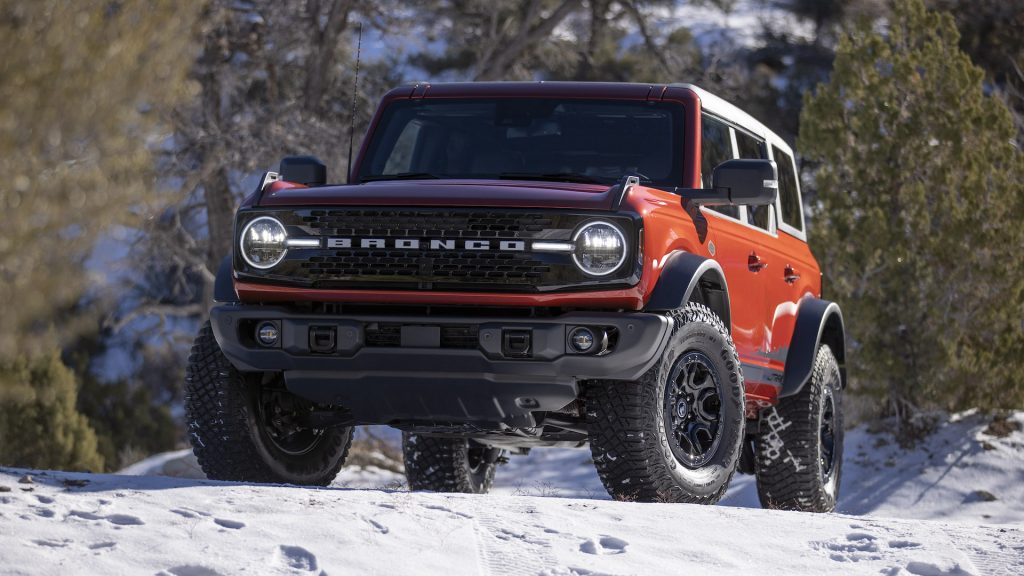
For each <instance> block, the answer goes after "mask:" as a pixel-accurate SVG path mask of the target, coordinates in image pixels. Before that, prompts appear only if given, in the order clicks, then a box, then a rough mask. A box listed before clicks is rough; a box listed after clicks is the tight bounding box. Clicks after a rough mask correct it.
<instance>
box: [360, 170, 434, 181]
mask: <svg viewBox="0 0 1024 576" xmlns="http://www.w3.org/2000/svg"><path fill="white" fill-rule="evenodd" d="M443 177H444V176H439V175H437V174H431V173H430V172H399V173H398V174H375V175H373V176H363V177H362V178H360V179H359V181H360V182H376V181H378V180H437V179H439V178H443Z"/></svg>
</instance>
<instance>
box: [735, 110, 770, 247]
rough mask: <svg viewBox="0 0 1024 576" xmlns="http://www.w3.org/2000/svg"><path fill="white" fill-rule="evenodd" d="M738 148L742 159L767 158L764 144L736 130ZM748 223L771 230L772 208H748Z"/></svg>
mask: <svg viewBox="0 0 1024 576" xmlns="http://www.w3.org/2000/svg"><path fill="white" fill-rule="evenodd" d="M736 148H737V150H739V153H740V158H754V159H757V158H767V157H768V154H767V151H766V149H765V145H764V142H763V141H761V140H760V139H759V138H757V137H755V136H753V135H751V134H748V133H746V132H744V131H742V130H736ZM747 222H748V223H749V224H750V225H751V226H757V227H758V228H761V229H763V230H770V229H771V225H772V207H771V206H747Z"/></svg>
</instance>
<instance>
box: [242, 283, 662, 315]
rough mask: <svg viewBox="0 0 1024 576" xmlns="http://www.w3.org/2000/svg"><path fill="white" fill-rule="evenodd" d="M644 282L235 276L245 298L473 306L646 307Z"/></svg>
mask: <svg viewBox="0 0 1024 576" xmlns="http://www.w3.org/2000/svg"><path fill="white" fill-rule="evenodd" d="M642 285H643V283H641V285H638V286H637V287H635V288H631V289H628V290H602V291H596V292H567V293H559V294H502V293H494V292H435V291H429V292H428V291H418V290H317V289H311V288H292V287H282V286H270V285H267V284H256V283H253V282H241V281H238V280H235V290H236V291H237V292H238V296H239V298H241V299H242V301H245V302H304V301H309V302H361V303H374V302H376V303H387V304H466V305H470V306H565V307H577V308H615V309H626V310H639V309H641V308H643V303H644V293H643V291H642V290H643V288H642Z"/></svg>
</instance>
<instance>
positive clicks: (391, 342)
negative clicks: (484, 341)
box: [364, 322, 480, 349]
mask: <svg viewBox="0 0 1024 576" xmlns="http://www.w3.org/2000/svg"><path fill="white" fill-rule="evenodd" d="M364 333H365V335H366V345H367V346H370V347H378V348H379V347H392V348H393V347H398V346H401V345H402V324H400V323H398V322H373V323H369V324H366V325H365V326H364ZM479 344H480V327H479V326H478V325H476V324H447V325H442V326H441V348H463V349H465V348H470V349H472V348H478V347H479Z"/></svg>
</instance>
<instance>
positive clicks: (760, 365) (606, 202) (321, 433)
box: [186, 82, 846, 511]
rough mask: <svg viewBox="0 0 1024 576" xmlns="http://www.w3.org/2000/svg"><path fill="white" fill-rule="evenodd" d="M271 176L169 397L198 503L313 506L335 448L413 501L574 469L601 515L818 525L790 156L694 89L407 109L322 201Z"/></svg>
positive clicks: (293, 164) (564, 93)
mask: <svg viewBox="0 0 1024 576" xmlns="http://www.w3.org/2000/svg"><path fill="white" fill-rule="evenodd" d="M326 172H327V170H326V167H325V166H324V165H323V164H322V163H320V162H319V161H318V160H316V159H315V158H313V157H309V156H299V157H288V158H285V159H283V160H282V161H281V165H280V169H279V172H277V173H267V174H266V175H265V176H264V178H263V180H262V182H261V183H260V185H259V187H258V188H257V189H256V190H255V191H254V192H253V193H252V194H251V195H250V196H249V197H248V198H246V199H245V201H244V202H243V204H242V206H241V207H240V208H239V210H238V213H237V217H236V221H235V241H234V243H233V244H234V250H233V254H231V255H230V256H228V257H226V258H225V260H224V263H223V264H222V266H221V269H220V271H219V273H218V275H217V281H216V287H215V300H216V303H215V305H214V306H213V308H212V309H211V312H210V323H209V324H208V325H206V326H204V327H203V328H202V329H201V331H200V333H199V335H198V337H197V339H196V342H195V346H194V348H193V350H192V354H191V357H190V361H189V367H188V371H187V392H188V397H187V406H186V408H187V413H188V422H189V430H190V435H191V439H192V444H193V447H194V450H195V453H196V455H197V457H198V459H199V463H200V464H201V465H202V467H203V470H204V471H205V472H206V473H207V475H208V476H209V477H210V478H214V479H224V480H241V481H266V482H287V483H295V484H327V483H329V482H331V480H332V479H333V478H334V476H335V474H336V473H337V472H338V470H339V469H340V467H341V466H342V465H343V464H344V461H345V457H346V455H347V452H348V448H349V444H350V443H351V439H352V427H353V426H355V425H360V424H386V425H390V426H393V427H395V428H398V429H400V430H402V431H403V445H404V453H405V468H406V473H407V476H408V480H409V485H410V487H411V488H413V489H426V490H436V491H457V492H477V493H480V492H485V491H486V490H487V489H488V488H489V486H490V485H491V482H492V481H493V478H494V474H495V470H496V468H497V467H498V465H499V464H501V463H502V462H504V461H506V459H507V454H525V453H526V452H528V451H529V450H530V449H532V448H536V447H546V446H572V447H584V446H586V445H588V444H589V446H590V450H591V453H592V455H593V458H594V463H595V466H596V467H597V471H598V473H599V475H600V477H601V480H602V481H603V483H604V485H605V486H606V488H607V489H608V492H609V493H610V494H611V495H612V496H613V497H615V498H618V499H624V500H640V501H671V502H699V503H714V502H717V501H718V500H719V499H720V498H721V497H722V495H723V494H724V493H725V491H726V489H727V488H728V485H729V481H730V479H731V477H732V475H733V474H734V472H735V471H736V470H737V469H739V470H740V471H743V472H747V473H753V474H756V476H757V485H758V491H759V494H760V497H761V502H762V504H764V505H765V506H769V507H776V508H786V509H800V510H813V511H829V510H832V509H833V508H834V506H835V502H836V495H837V491H838V486H839V476H840V465H841V463H842V440H843V427H842V410H841V407H842V403H841V398H842V390H843V388H844V385H845V379H846V378H845V370H844V359H845V334H844V328H843V320H842V315H841V313H840V311H839V308H838V306H837V305H836V304H834V303H831V302H828V301H826V300H823V299H822V293H821V290H822V280H821V274H820V272H819V268H818V265H817V263H816V261H815V259H814V257H813V255H812V254H811V251H810V250H809V249H808V246H807V243H806V229H805V226H804V218H803V208H802V204H801V200H800V190H799V180H798V178H797V175H796V170H795V164H794V160H793V152H792V150H791V149H790V148H789V146H787V145H786V144H785V143H784V142H783V141H782V140H781V139H780V138H779V137H778V136H776V135H775V134H774V133H772V132H771V131H770V130H768V129H767V128H765V127H764V125H762V124H761V123H760V122H758V121H757V120H755V119H753V118H751V117H750V116H749V115H747V114H745V113H743V112H742V111H740V110H739V109H737V108H736V107H734V106H732V105H730V104H729V103H727V102H725V101H723V100H721V99H719V98H717V97H715V96H713V95H711V94H709V93H707V92H705V91H703V90H701V89H699V88H697V87H694V86H690V85H675V84H673V85H664V86H658V85H647V84H612V83H582V82H573V83H559V82H523V83H461V84H460V83H455V84H416V85H411V86H405V87H401V88H397V89H395V90H392V91H391V92H389V93H388V94H387V95H386V96H385V97H384V98H383V101H382V102H381V104H380V106H379V108H378V110H377V112H376V114H375V116H374V117H373V119H372V122H371V124H370V127H369V130H368V132H367V135H366V137H365V139H364V142H363V146H362V149H361V150H360V152H359V154H358V157H357V158H356V160H355V161H354V162H351V166H350V173H349V174H348V184H345V185H329V184H327V174H326Z"/></svg>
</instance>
